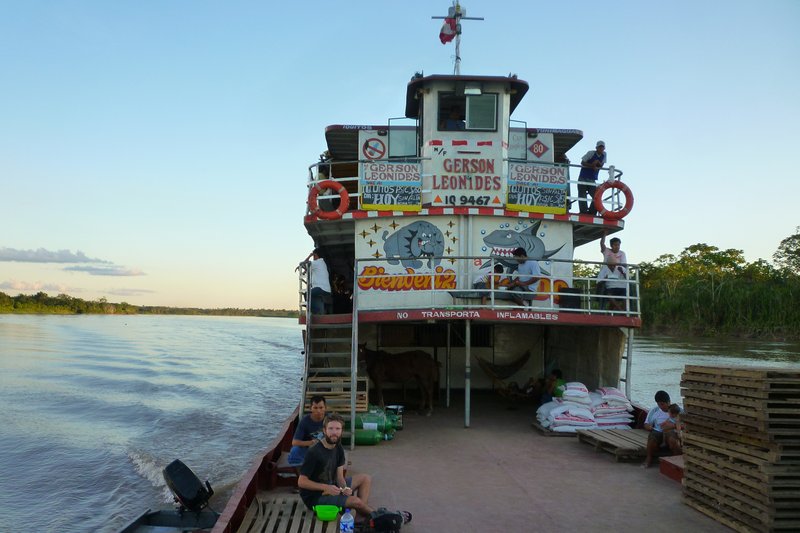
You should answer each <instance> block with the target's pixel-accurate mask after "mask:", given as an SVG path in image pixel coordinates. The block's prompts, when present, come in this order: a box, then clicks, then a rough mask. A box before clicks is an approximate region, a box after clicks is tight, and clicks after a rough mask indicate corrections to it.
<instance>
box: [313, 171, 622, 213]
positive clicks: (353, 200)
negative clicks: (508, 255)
mask: <svg viewBox="0 0 800 533" xmlns="http://www.w3.org/2000/svg"><path fill="white" fill-rule="evenodd" d="M429 160H430V158H426V157H404V158H399V159H391V160H386V162H406V163H421V162H423V161H429ZM374 162H375V161H373V160H370V159H356V160H351V161H322V162H318V163H314V164H313V165H310V166H309V167H308V184H307V188H308V189H309V191H310V189H311V188H312V187H314V186H315V185H316V184H317V183H319V182H321V181H324V180H333V181H336V182H339V183H343V184H346V183H348V182H358V181H359V179H360V178H359V175H358V172H357V173H356V175H355V176H346V177H342V176H340V177H336V178H333V177H330V176H331V175H333V174H334V173H335V172H332V169H333V167H338V168H345V166H351V167H352V166H353V165H356V167H357V168H360V165H361V164H362V163H374ZM504 162H506V163H524V164H536V165H544V166H552V167H558V168H564V167H568V168H582V167H581V165H578V164H572V163H540V162H534V161H520V160H515V159H505V160H504ZM600 170H601V171H605V172H607V173H608V177H607V179H606V180H605V181H615V180H620V179H621V177H622V174H623V172H622V171H621V170H619V169H617V168H616V167H615V166H613V165H611V166H608V167H603V168H601V169H600ZM424 176H425V174H423V177H424ZM503 179H507V176H503ZM601 184H602V181H580V180H577V179H568V180H567V187H568V189H567V196H566V202H567V206H566V208H567V212H570V207H571V206H572V204H576V206H577V207H576V210H575V211H572V212H577V211H578V210H579V207H580V204H588V203H589V202H590V201H591V200H589V199H588V198H586V197H584V198H581V197H579V196H572V195H571V194H570V193H571V190H572V189H575V190H576V192H577V187H578V186H580V185H584V186H588V187H599V186H600V185H601ZM573 185H574V186H575V187H573ZM432 192H433V191H432V190H430V189H422V191H421V193H422V194H423V195H425V194H430V193H432ZM348 197H349V198H350V206H349V209H348V210H349V211H352V210H355V209H357V208H358V198H360V197H361V192H360V187H359V192H355V193H353V192H350V193H348ZM621 197H622V193H621V191H620V190H619V189H615V188H612V189H609V190H607V191H606V194H605V195H604V196H603V203H604V204H605V205H607V206H609V210H611V211H616V210H618V209H620V208H621V207H622V206H623V205H624V204H623V202H622V201H621ZM338 198H339V195H338V194H324V195H323V194H321V195H319V196H318V197H317V200H318V201H329V202H332V201H335V200H337V199H338Z"/></svg>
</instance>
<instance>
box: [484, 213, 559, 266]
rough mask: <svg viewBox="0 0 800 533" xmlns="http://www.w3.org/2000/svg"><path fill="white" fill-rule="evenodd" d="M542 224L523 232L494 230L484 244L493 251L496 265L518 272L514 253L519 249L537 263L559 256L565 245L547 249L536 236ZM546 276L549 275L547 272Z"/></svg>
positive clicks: (535, 224)
mask: <svg viewBox="0 0 800 533" xmlns="http://www.w3.org/2000/svg"><path fill="white" fill-rule="evenodd" d="M541 223H542V221H541V220H539V221H537V222H535V223H534V224H533V225H532V226H531V227H529V228H527V229H525V230H522V231H513V230H510V229H498V230H494V231H493V232H491V233H490V234H488V235H487V236H486V237H484V238H483V243H484V244H485V245H486V246H487V247H490V248H491V249H492V251H491V253H490V254H489V255H490V256H491V257H492V258H493V259H494V260H495V263H502V264H503V266H506V267H509V268H510V271H514V270H516V268H517V266H518V263H517V262H516V261H515V260H514V258H513V252H514V250H515V249H517V248H519V247H522V248H525V252H527V254H528V257H529V258H531V259H535V260H536V261H546V260H547V259H550V257H552V256H554V255H555V254H557V253H558V252H559V251H560V250H561V249H562V248H563V247H564V245H563V244H562V245H561V246H559V247H558V248H556V249H555V250H548V249H546V248H545V246H544V242H542V239H540V238H539V237H537V236H536V231H537V230H538V229H539V226H540V225H541ZM490 265H491V261H487V262H485V263H484V264H483V265H481V268H486V267H488V266H490ZM545 274H549V273H548V272H545Z"/></svg>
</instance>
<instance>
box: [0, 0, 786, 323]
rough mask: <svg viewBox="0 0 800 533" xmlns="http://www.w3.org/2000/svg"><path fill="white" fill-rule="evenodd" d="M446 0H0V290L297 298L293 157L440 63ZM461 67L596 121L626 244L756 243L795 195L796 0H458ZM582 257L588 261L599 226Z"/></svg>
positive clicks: (396, 103)
mask: <svg viewBox="0 0 800 533" xmlns="http://www.w3.org/2000/svg"><path fill="white" fill-rule="evenodd" d="M448 6H449V4H448V3H447V2H431V1H421V0H409V1H405V2H366V1H361V0H355V1H347V2H314V1H310V2H285V3H280V4H277V3H268V2H263V1H240V0H231V1H226V2H220V1H214V2H212V1H202V0H184V1H182V0H171V1H145V2H142V1H137V2H133V1H117V2H108V1H100V0H97V1H88V0H84V1H79V0H74V1H70V0H64V1H59V2H45V1H36V0H31V1H25V2H11V1H3V0H0V71H1V72H2V74H1V75H0V193H1V194H2V197H1V200H0V201H1V202H2V208H0V291H2V292H5V293H6V294H11V295H16V294H18V293H33V292H38V291H44V292H47V293H49V294H51V295H56V294H59V293H67V294H70V295H72V296H76V297H79V298H83V299H90V300H91V299H97V298H100V297H105V298H107V299H108V300H109V301H115V302H120V301H127V302H129V303H133V304H140V305H145V304H147V305H168V306H192V307H241V308H296V307H297V302H298V281H297V277H296V274H295V272H294V268H295V266H296V265H297V264H298V262H300V261H301V260H303V259H304V258H305V257H306V255H307V254H308V252H309V251H310V249H311V248H312V246H313V243H312V241H311V239H310V238H309V237H308V236H307V234H306V232H305V229H304V227H303V222H302V218H303V215H304V213H305V201H306V196H307V190H306V180H307V169H308V166H309V165H311V164H313V163H315V162H316V161H317V158H318V155H319V154H320V153H321V152H322V151H323V150H325V148H326V147H325V139H324V128H325V126H327V125H330V124H385V123H386V121H387V119H388V118H390V117H399V116H402V115H403V112H404V109H405V89H406V84H407V83H408V81H409V80H410V78H411V76H412V75H413V74H414V73H415V72H417V71H422V72H424V73H425V75H432V74H451V73H452V68H453V67H452V64H453V53H454V47H453V45H452V44H450V45H446V46H445V45H442V44H441V43H440V42H439V40H438V34H439V28H440V26H441V21H439V20H432V19H431V16H432V15H444V14H446V11H447V8H448ZM463 7H465V8H466V10H467V15H468V16H482V17H484V18H485V21H483V22H476V21H464V22H463V32H464V34H463V38H462V44H461V55H462V67H461V72H462V74H476V75H493V76H505V75H508V74H509V73H515V74H517V75H518V76H519V78H521V79H523V80H525V81H527V82H528V83H529V84H530V90H529V92H528V93H527V95H526V96H525V98H524V99H523V100H522V102H521V104H520V105H519V107H518V108H517V109H516V111H515V112H514V115H513V116H512V119H516V120H524V121H526V122H527V124H528V127H541V128H570V129H579V130H581V131H583V133H584V139H583V140H582V141H581V142H580V143H579V144H578V145H577V146H575V147H574V148H573V149H572V150H570V152H569V153H568V155H569V156H570V159H571V160H572V161H577V160H578V159H580V157H581V155H583V154H584V153H585V152H586V151H587V150H589V149H591V148H593V147H594V143H595V141H596V140H597V139H603V140H604V141H605V142H606V143H607V151H608V163H609V164H613V165H615V166H616V167H617V168H619V169H621V170H622V171H623V172H624V176H623V179H624V180H625V182H626V183H627V184H628V185H629V186H630V187H631V189H632V190H633V192H634V194H635V197H636V203H635V207H634V209H633V211H632V213H631V214H630V215H628V217H626V218H625V222H626V229H625V230H624V231H623V232H621V233H619V234H618V236H619V237H620V238H622V241H623V249H624V250H625V251H626V252H627V256H628V259H629V260H630V261H631V262H641V261H651V260H653V259H655V258H656V257H658V256H659V255H661V254H664V253H674V254H677V253H679V252H680V251H681V250H683V249H684V248H685V247H686V246H689V245H691V244H695V243H700V242H702V243H707V244H711V245H714V246H717V247H719V248H721V249H727V248H737V249H742V250H743V251H744V255H745V258H746V259H747V260H748V261H754V260H756V259H759V258H764V259H771V257H772V254H773V253H774V252H775V250H776V248H777V246H778V244H779V243H780V241H781V240H782V239H783V238H785V237H787V236H789V235H791V234H792V233H794V232H795V227H796V226H798V225H800V215H798V213H797V209H796V207H794V204H791V203H790V201H789V200H790V199H793V198H794V197H796V196H797V192H796V191H797V184H798V183H799V182H800V172H798V170H797V165H796V164H794V160H793V158H795V157H796V154H797V153H798V151H799V150H800V135H798V134H797V128H798V124H800V97H798V95H800V32H798V31H797V28H798V27H800V2H797V1H794V0H785V1H779V0H766V1H764V2H752V1H750V2H743V1H736V0H732V1H731V0H728V1H722V0H716V1H715V0H709V1H705V2H694V1H692V2H690V1H682V0H678V1H675V2H658V3H653V2H641V1H633V0H621V1H617V2H606V3H597V2H583V1H565V2H538V1H530V0H527V1H504V2H497V1H489V0H472V1H468V2H466V3H464V4H463ZM576 257H578V258H582V259H591V260H598V259H599V253H598V250H597V247H596V245H595V244H594V243H593V244H590V245H587V246H585V247H582V248H579V249H578V250H577V251H576Z"/></svg>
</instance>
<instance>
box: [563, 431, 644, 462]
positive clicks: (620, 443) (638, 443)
mask: <svg viewBox="0 0 800 533" xmlns="http://www.w3.org/2000/svg"><path fill="white" fill-rule="evenodd" d="M577 433H578V440H579V441H580V442H585V443H586V444H590V445H592V446H594V448H595V450H598V451H599V450H603V451H606V452H609V453H611V454H612V455H613V456H614V459H615V460H616V461H638V460H640V459H642V458H643V457H646V456H647V436H648V434H649V432H647V431H645V430H643V429H627V430H626V429H579V430H578V431H577Z"/></svg>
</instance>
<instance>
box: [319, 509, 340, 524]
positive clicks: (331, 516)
mask: <svg viewBox="0 0 800 533" xmlns="http://www.w3.org/2000/svg"><path fill="white" fill-rule="evenodd" d="M341 511H342V508H341V507H337V506H336V505H315V506H314V512H315V513H317V519H318V520H321V521H323V522H332V521H333V520H336V518H337V517H338V516H339V513H340V512H341Z"/></svg>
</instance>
